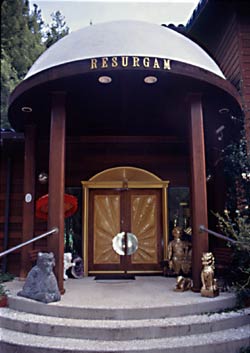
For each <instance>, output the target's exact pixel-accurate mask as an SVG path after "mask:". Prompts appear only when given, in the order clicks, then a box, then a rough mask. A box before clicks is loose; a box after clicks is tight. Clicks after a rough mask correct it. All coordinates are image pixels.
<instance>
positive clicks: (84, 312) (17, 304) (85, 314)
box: [8, 292, 236, 320]
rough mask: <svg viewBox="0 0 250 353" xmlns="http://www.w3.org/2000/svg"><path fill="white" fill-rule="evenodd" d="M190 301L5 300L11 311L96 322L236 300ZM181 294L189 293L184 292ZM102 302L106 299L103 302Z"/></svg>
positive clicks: (219, 306) (205, 308)
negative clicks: (86, 302)
mask: <svg viewBox="0 0 250 353" xmlns="http://www.w3.org/2000/svg"><path fill="white" fill-rule="evenodd" d="M195 294H196V296H195V298H191V297H190V298H191V299H190V300H188V299H185V301H184V302H183V303H181V302H180V299H178V301H177V302H176V303H175V302H174V301H173V300H171V301H170V302H168V298H167V295H166V303H164V304H162V305H160V306H157V305H148V303H147V305H144V306H143V305H141V306H140V305H139V304H136V305H131V306H128V305H125V304H124V305H120V306H119V307H117V306H110V305H106V304H105V302H104V303H103V306H102V307H101V306H97V305H96V306H94V305H93V306H86V305H85V306H84V305H81V306H79V305H74V304H73V303H74V302H72V304H68V303H67V304H65V303H64V302H63V300H62V301H61V302H57V303H50V304H44V303H40V302H36V301H33V300H30V299H26V298H22V297H17V296H15V295H10V296H9V298H8V302H9V307H10V308H11V309H14V310H19V311H24V312H27V313H31V314H32V313H33V314H39V315H48V316H55V317H62V318H72V319H90V320H93V319H99V320H107V319H109V320H133V319H135V320H138V319H156V318H165V317H178V316H181V317H183V316H185V315H196V314H201V313H204V312H217V311H221V310H225V309H228V308H233V307H234V306H235V304H236V298H235V295H234V294H233V293H221V295H219V296H218V297H215V298H204V297H201V295H200V294H199V293H190V296H191V295H192V296H193V295H195ZM184 295H185V296H187V295H188V294H187V293H186V292H184ZM181 296H182V293H178V296H176V297H177V298H181ZM103 300H104V301H105V298H104V299H103Z"/></svg>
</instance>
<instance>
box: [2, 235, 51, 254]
mask: <svg viewBox="0 0 250 353" xmlns="http://www.w3.org/2000/svg"><path fill="white" fill-rule="evenodd" d="M54 233H58V228H53V229H51V230H49V231H48V232H46V233H43V234H41V235H38V236H37V237H35V238H32V239H30V240H27V241H25V242H24V243H21V244H19V245H17V246H14V247H13V248H11V249H8V250H5V251H3V252H1V253H0V258H1V257H3V256H6V255H8V254H10V253H12V252H13V251H15V250H17V249H20V248H22V247H23V246H26V245H28V244H31V243H34V242H35V241H37V240H39V239H42V238H45V237H47V236H48V235H51V234H54Z"/></svg>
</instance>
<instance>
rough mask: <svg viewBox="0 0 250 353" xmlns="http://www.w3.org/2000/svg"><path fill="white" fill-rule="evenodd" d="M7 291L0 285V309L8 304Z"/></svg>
mask: <svg viewBox="0 0 250 353" xmlns="http://www.w3.org/2000/svg"><path fill="white" fill-rule="evenodd" d="M7 294H8V291H7V290H6V289H5V288H4V286H3V285H2V284H1V283H0V307H4V306H7V304H8V296H7Z"/></svg>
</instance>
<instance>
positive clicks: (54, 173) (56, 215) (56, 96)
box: [48, 92, 66, 293]
mask: <svg viewBox="0 0 250 353" xmlns="http://www.w3.org/2000/svg"><path fill="white" fill-rule="evenodd" d="M65 100H66V99H65V94H64V93H63V92H54V93H53V94H52V108H51V128H50V156H49V214H48V229H52V228H55V227H57V228H58V229H59V232H58V233H57V234H53V236H51V237H49V238H48V251H52V252H53V253H54V256H55V263H56V266H55V274H56V277H57V281H58V287H59V290H60V292H61V293H64V279H63V272H64V271H63V266H64V265H63V261H64V260H63V256H64V192H65V191H64V190H65V125H66V108H65Z"/></svg>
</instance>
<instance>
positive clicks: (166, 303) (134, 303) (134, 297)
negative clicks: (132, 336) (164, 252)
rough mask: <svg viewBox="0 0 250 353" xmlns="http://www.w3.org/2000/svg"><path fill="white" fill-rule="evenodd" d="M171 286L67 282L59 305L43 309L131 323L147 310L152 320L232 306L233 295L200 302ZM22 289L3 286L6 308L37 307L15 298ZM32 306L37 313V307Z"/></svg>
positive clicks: (162, 282)
mask: <svg viewBox="0 0 250 353" xmlns="http://www.w3.org/2000/svg"><path fill="white" fill-rule="evenodd" d="M175 283H176V279H175V278H166V277H161V276H159V277H158V276H157V277H155V276H154V277H153V276H147V277H146V276H145V277H140V276H138V277H136V279H135V280H127V279H121V280H95V278H94V277H86V278H82V279H68V280H67V281H65V282H64V287H65V290H66V291H65V294H64V295H62V299H61V301H60V302H56V303H50V304H46V305H45V306H46V307H47V308H48V311H49V312H50V314H52V313H53V312H54V313H55V314H54V315H55V316H56V315H58V316H65V315H66V316H67V311H70V312H71V317H72V315H73V316H74V317H78V316H80V312H81V311H85V315H90V316H91V317H92V318H99V317H100V316H101V317H103V314H104V312H106V315H104V316H109V317H111V316H112V315H114V316H115V317H116V318H117V317H120V316H121V315H122V316H123V315H124V312H126V317H124V319H126V318H131V319H132V318H133V316H134V315H135V316H136V317H137V318H138V316H139V317H144V315H147V314H145V313H146V312H147V311H146V310H145V309H150V310H149V311H150V317H151V318H152V317H166V316H169V317H171V316H172V317H174V316H180V315H184V314H186V315H192V314H198V313H201V312H209V311H218V310H222V309H225V308H229V307H233V306H234V305H235V296H234V294H233V293H229V292H225V293H220V295H219V296H218V297H215V298H204V297H202V296H201V295H200V293H194V292H192V291H186V292H175V291H174V288H175ZM22 286H23V282H21V281H18V280H15V281H12V282H9V283H8V284H7V287H8V289H9V291H10V298H9V302H10V305H11V306H15V305H14V303H15V301H16V300H18V301H20V300H21V301H22V305H25V306H26V305H27V306H29V307H30V308H31V307H32V305H31V302H32V303H37V304H40V303H38V302H34V301H33V300H32V301H31V300H29V299H26V298H21V297H17V296H16V293H17V292H18V291H19V290H20V289H21V288H22ZM41 305H42V304H41ZM35 306H36V310H38V307H39V305H35ZM52 307H56V308H57V310H54V311H53V309H56V308H53V309H52ZM30 308H29V309H30ZM51 309H52V310H51ZM124 309H127V310H124ZM43 310H44V305H43ZM59 312H60V313H59ZM121 313H123V314H121ZM85 315H84V316H85Z"/></svg>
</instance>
